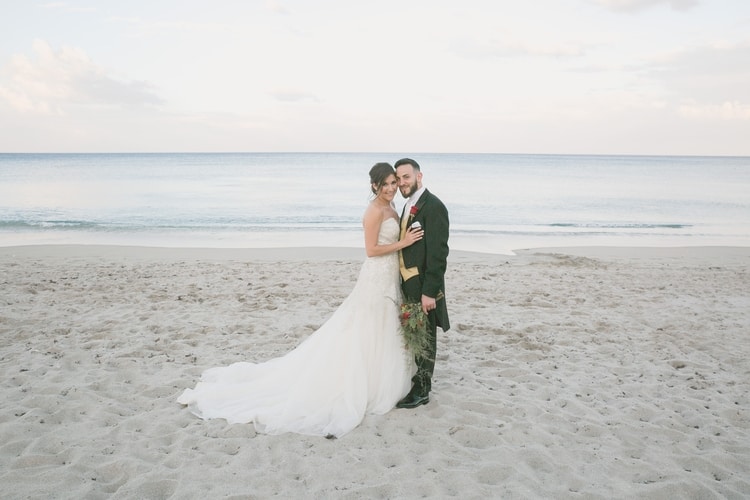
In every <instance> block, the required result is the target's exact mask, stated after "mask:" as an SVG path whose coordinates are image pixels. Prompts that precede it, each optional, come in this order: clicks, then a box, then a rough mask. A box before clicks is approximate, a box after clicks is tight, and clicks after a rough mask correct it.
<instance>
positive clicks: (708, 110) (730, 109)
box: [678, 102, 750, 120]
mask: <svg viewBox="0 0 750 500" xmlns="http://www.w3.org/2000/svg"><path fill="white" fill-rule="evenodd" d="M678 110H679V114H680V115H681V116H684V117H685V118H699V119H712V120H717V119H718V120H750V104H741V103H739V102H724V103H722V104H716V105H701V104H697V103H694V102H691V103H686V104H682V105H680V106H679V109H678Z"/></svg>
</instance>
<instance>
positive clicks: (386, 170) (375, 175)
mask: <svg viewBox="0 0 750 500" xmlns="http://www.w3.org/2000/svg"><path fill="white" fill-rule="evenodd" d="M395 173H396V171H395V170H393V167H392V166H391V164H390V163H385V162H382V163H376V164H375V165H373V167H372V168H371V169H370V186H371V189H372V194H374V195H377V194H378V191H380V188H382V187H383V184H385V180H386V179H387V178H388V177H389V176H391V175H393V174H395ZM373 184H374V185H375V186H377V187H372V185H373Z"/></svg>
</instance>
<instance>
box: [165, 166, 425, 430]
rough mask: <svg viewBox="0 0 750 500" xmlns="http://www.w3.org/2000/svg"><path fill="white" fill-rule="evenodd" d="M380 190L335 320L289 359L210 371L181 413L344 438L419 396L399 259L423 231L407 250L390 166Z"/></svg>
mask: <svg viewBox="0 0 750 500" xmlns="http://www.w3.org/2000/svg"><path fill="white" fill-rule="evenodd" d="M370 183H371V187H372V192H373V194H374V195H375V197H374V199H373V200H372V201H371V202H370V204H369V205H368V207H367V209H366V210H365V213H364V217H363V227H364V237H365V250H366V254H367V259H366V260H365V261H364V263H363V264H362V268H361V270H360V274H359V278H358V279H357V282H356V284H355V285H354V289H353V290H352V292H351V294H350V295H349V296H348V297H347V298H346V299H345V300H344V302H343V303H342V304H341V305H340V306H339V308H338V309H337V310H336V311H335V312H334V313H333V315H332V316H331V317H330V318H329V319H328V320H327V321H326V322H325V323H324V324H323V325H322V326H321V327H320V328H319V329H318V330H317V331H315V332H314V333H313V334H311V335H310V336H309V337H308V338H307V339H305V340H304V341H303V342H302V343H301V344H299V345H298V346H297V347H296V348H294V349H293V350H292V351H290V352H289V353H287V354H286V355H284V356H282V357H280V358H275V359H271V360H269V361H266V362H264V363H258V364H255V363H248V362H240V363H234V364H232V365H229V366H226V367H218V368H211V369H208V370H206V371H204V372H203V375H202V376H201V380H200V382H198V384H197V385H196V386H195V389H186V390H185V392H183V393H182V395H181V396H180V397H179V398H178V399H177V401H178V402H179V403H182V404H185V405H188V407H189V409H190V411H192V412H193V413H194V414H195V415H197V416H198V417H200V418H203V419H209V418H223V419H226V420H227V421H228V422H229V423H248V422H253V424H254V425H255V428H256V430H257V431H258V432H262V433H266V434H281V433H284V432H296V433H300V434H309V435H319V436H326V437H334V436H335V437H337V436H341V435H343V434H346V433H347V432H349V431H350V430H352V429H354V428H355V427H356V426H357V425H359V424H360V422H362V419H363V418H364V416H365V414H366V413H374V414H384V413H386V412H388V411H390V410H391V409H392V408H393V407H394V406H395V404H396V403H397V402H398V401H399V400H400V399H401V398H402V397H404V396H405V395H406V394H407V393H408V392H409V389H410V387H411V377H412V375H413V374H414V372H415V366H414V359H413V356H410V355H408V353H407V352H406V350H405V348H404V343H403V340H402V337H401V332H400V321H399V318H398V313H399V304H400V303H401V287H400V283H399V264H398V251H399V250H401V249H402V248H404V247H407V246H409V245H411V244H412V243H414V242H415V241H418V240H419V239H421V238H422V231H421V230H413V231H411V230H410V231H408V232H407V233H406V235H405V237H404V238H403V239H401V240H400V241H399V232H400V228H399V222H398V215H397V214H396V211H395V209H394V205H393V198H394V196H395V195H396V191H397V181H396V175H395V171H394V169H393V167H391V165H390V164H388V163H377V164H376V165H375V166H373V167H372V169H370Z"/></svg>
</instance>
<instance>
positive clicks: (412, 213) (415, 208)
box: [409, 205, 417, 217]
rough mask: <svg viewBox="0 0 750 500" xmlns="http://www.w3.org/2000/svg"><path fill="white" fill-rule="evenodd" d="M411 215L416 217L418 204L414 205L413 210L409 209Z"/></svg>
mask: <svg viewBox="0 0 750 500" xmlns="http://www.w3.org/2000/svg"><path fill="white" fill-rule="evenodd" d="M409 215H411V216H412V217H414V216H415V215H417V206H416V205H412V207H411V210H409Z"/></svg>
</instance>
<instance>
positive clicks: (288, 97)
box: [269, 89, 320, 102]
mask: <svg viewBox="0 0 750 500" xmlns="http://www.w3.org/2000/svg"><path fill="white" fill-rule="evenodd" d="M269 95H270V96H271V97H273V98H274V99H276V100H277V101H282V102H304V101H311V102H320V99H318V98H317V97H316V96H315V95H314V94H311V93H309V92H305V91H303V90H296V89H274V90H272V91H270V92H269Z"/></svg>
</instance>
